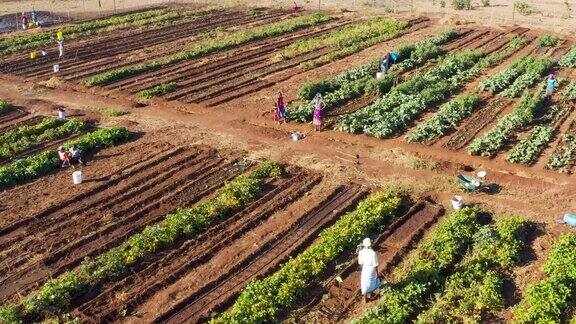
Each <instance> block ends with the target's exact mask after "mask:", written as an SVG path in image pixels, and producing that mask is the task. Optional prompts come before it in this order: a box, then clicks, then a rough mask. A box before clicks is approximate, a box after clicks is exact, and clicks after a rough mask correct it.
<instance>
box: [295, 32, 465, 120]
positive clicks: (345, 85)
mask: <svg viewBox="0 0 576 324" xmlns="http://www.w3.org/2000/svg"><path fill="white" fill-rule="evenodd" d="M457 35H458V33H457V32H456V31H448V32H443V33H440V34H438V35H436V36H434V37H432V38H430V39H427V40H425V41H421V42H418V43H416V44H410V45H404V46H402V47H400V48H399V49H398V54H399V59H398V62H397V63H396V64H395V65H393V66H392V68H391V69H390V70H389V71H388V73H387V74H386V75H384V77H383V78H381V79H376V78H375V75H376V72H377V71H378V69H379V66H380V59H375V60H373V61H371V62H370V63H368V64H365V65H362V66H358V67H354V68H351V69H349V70H346V71H344V72H342V73H341V74H339V75H337V76H336V77H334V78H332V79H328V80H322V81H319V82H310V83H306V84H305V85H304V86H303V87H302V88H301V89H300V97H301V98H302V99H303V100H305V101H307V102H306V103H305V104H303V105H301V106H299V107H298V108H296V109H289V110H288V117H289V118H290V119H292V120H296V121H300V122H307V121H311V119H312V111H313V110H314V105H313V102H312V101H311V100H312V99H313V98H314V96H315V95H316V94H317V93H320V94H322V95H323V96H324V101H325V103H326V106H327V108H328V109H330V108H333V107H337V106H339V105H342V104H344V103H346V102H348V101H350V100H352V99H354V98H357V97H360V96H362V95H365V94H374V95H383V94H385V93H387V92H388V91H389V90H390V89H391V88H392V87H393V86H394V83H395V82H397V81H398V80H400V79H401V74H402V73H404V72H407V71H409V70H412V69H414V68H416V67H419V66H421V65H423V64H424V63H425V62H427V61H429V60H431V59H433V58H436V57H438V56H440V55H442V52H441V50H440V48H439V45H441V44H444V43H446V42H447V41H449V40H451V39H453V38H454V37H456V36H457Z"/></svg>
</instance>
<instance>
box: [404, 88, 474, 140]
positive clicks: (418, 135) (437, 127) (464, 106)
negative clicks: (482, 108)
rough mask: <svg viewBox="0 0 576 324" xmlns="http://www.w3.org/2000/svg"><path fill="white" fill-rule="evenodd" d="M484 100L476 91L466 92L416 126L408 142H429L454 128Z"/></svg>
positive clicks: (407, 138)
mask: <svg viewBox="0 0 576 324" xmlns="http://www.w3.org/2000/svg"><path fill="white" fill-rule="evenodd" d="M481 102H482V100H481V98H480V96H479V95H478V94H476V93H473V94H464V95H461V96H459V97H457V98H454V99H453V100H451V101H449V102H448V103H446V104H444V105H443V106H442V107H440V110H439V111H438V112H437V113H435V114H434V115H433V116H432V117H431V118H430V119H428V120H427V121H425V122H423V123H421V124H419V125H418V126H416V128H415V129H414V131H413V132H412V133H410V134H409V135H408V136H406V140H407V141H408V142H417V143H428V142H431V141H433V140H434V139H436V138H438V137H440V136H442V135H444V134H446V133H447V132H449V131H450V130H452V129H454V127H455V126H456V125H458V123H459V122H460V121H462V120H463V119H464V118H466V117H468V116H469V115H470V114H471V113H472V112H473V111H474V110H475V109H476V108H477V107H478V106H479V105H480V103H481Z"/></svg>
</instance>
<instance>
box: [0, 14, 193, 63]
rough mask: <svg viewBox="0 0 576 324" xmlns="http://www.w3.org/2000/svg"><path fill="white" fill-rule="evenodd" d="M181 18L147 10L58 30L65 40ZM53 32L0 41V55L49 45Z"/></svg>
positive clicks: (177, 15)
mask: <svg viewBox="0 0 576 324" xmlns="http://www.w3.org/2000/svg"><path fill="white" fill-rule="evenodd" d="M194 14H195V12H193V11H192V12H186V13H184V15H185V16H192V15H194ZM180 16H182V13H180V12H178V11H172V10H168V9H159V10H149V11H144V12H138V13H132V14H127V15H122V16H115V17H110V18H106V19H97V20H92V21H87V22H83V23H79V24H75V25H71V26H66V27H63V28H60V29H59V31H61V32H62V33H63V34H64V35H65V37H66V39H74V38H78V37H83V36H87V35H90V34H92V33H94V32H95V31H96V30H99V29H103V28H106V31H112V30H117V29H125V28H134V27H141V26H145V25H149V24H157V23H160V22H163V21H172V20H174V19H177V18H179V17H180ZM55 37H56V35H55V31H53V30H49V31H41V30H39V31H37V32H33V33H31V34H26V35H22V36H14V37H10V38H5V39H3V40H1V41H0V55H4V54H10V53H16V52H19V51H22V50H25V49H30V48H38V47H42V46H46V45H49V44H51V43H53V42H54V41H55Z"/></svg>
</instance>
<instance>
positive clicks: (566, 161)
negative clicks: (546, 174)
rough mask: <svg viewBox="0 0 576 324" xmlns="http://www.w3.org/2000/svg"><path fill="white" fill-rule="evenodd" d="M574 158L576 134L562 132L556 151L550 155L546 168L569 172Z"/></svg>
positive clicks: (575, 155) (575, 156)
mask: <svg viewBox="0 0 576 324" xmlns="http://www.w3.org/2000/svg"><path fill="white" fill-rule="evenodd" d="M575 158H576V135H574V134H570V133H567V134H564V136H563V137H562V141H561V142H560V144H559V146H558V148H557V149H556V151H555V152H554V153H553V154H552V156H551V157H550V160H549V161H548V164H546V168H548V169H551V170H558V171H560V172H565V173H567V172H569V171H570V169H571V168H572V164H573V163H574V159H575Z"/></svg>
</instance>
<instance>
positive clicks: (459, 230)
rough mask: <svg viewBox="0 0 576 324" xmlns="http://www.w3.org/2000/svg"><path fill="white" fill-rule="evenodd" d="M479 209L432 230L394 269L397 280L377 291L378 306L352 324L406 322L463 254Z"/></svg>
mask: <svg viewBox="0 0 576 324" xmlns="http://www.w3.org/2000/svg"><path fill="white" fill-rule="evenodd" d="M479 212H480V211H479V210H478V209H476V208H471V207H465V208H463V209H462V210H460V211H458V212H455V213H453V214H452V215H451V216H450V217H448V218H447V219H446V220H444V221H443V222H442V223H440V224H438V226H437V227H436V228H435V229H434V230H433V231H432V233H431V234H430V236H429V237H428V238H427V239H426V240H425V241H424V242H423V243H422V244H420V245H419V246H418V247H417V248H416V250H415V251H413V253H412V254H410V255H409V256H408V260H407V263H406V265H405V266H404V267H402V268H400V269H398V270H397V273H396V275H397V277H398V281H397V283H395V284H385V285H384V286H383V287H381V289H380V301H379V303H378V306H376V307H375V308H372V309H369V310H368V311H367V312H366V313H365V314H364V315H363V316H362V317H360V318H359V319H357V320H355V321H354V322H353V323H355V324H359V323H398V324H401V323H406V322H407V321H408V319H410V318H412V317H413V316H414V315H416V314H417V313H418V312H419V311H420V310H421V309H422V308H423V307H424V305H425V299H426V296H428V295H429V294H430V293H432V292H434V291H435V290H437V289H438V288H440V287H441V286H442V284H443V282H444V279H443V278H444V276H443V273H444V272H445V271H447V270H449V269H450V268H451V267H453V266H454V265H455V264H456V263H458V261H459V260H460V259H461V258H462V257H463V256H464V255H465V254H466V252H467V251H468V249H469V248H470V246H471V245H472V243H473V241H474V240H473V239H474V236H475V234H476V233H477V232H478V230H479V229H480V228H481V224H480V222H479Z"/></svg>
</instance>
